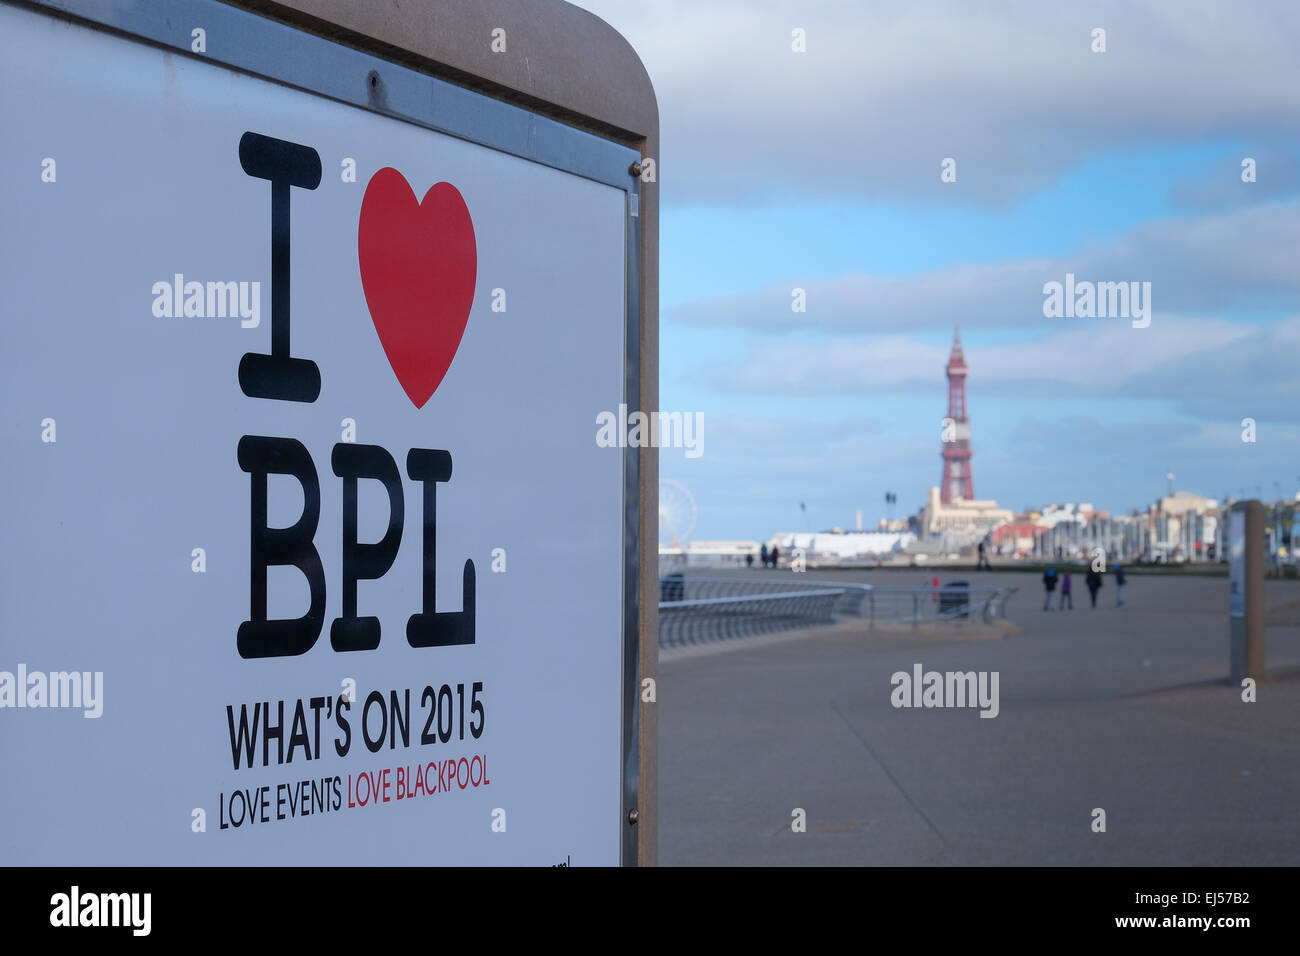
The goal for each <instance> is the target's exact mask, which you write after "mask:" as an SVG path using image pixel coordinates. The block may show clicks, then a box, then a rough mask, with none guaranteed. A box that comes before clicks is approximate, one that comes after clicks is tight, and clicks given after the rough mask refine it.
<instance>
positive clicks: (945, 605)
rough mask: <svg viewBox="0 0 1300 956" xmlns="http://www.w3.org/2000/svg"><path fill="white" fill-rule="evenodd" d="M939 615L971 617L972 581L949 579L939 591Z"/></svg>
mask: <svg viewBox="0 0 1300 956" xmlns="http://www.w3.org/2000/svg"><path fill="white" fill-rule="evenodd" d="M939 617H946V618H957V617H959V618H968V617H970V583H969V582H967V581H949V582H948V583H947V584H945V585H944V586H943V588H942V589H941V590H940V591H939Z"/></svg>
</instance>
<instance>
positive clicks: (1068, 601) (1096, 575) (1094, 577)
mask: <svg viewBox="0 0 1300 956" xmlns="http://www.w3.org/2000/svg"><path fill="white" fill-rule="evenodd" d="M1112 574H1113V575H1114V577H1115V606H1116V607H1120V606H1122V605H1123V604H1124V581H1125V577H1124V567H1123V566H1122V565H1119V564H1117V565H1115V566H1114V568H1113V569H1112ZM1058 581H1059V583H1060V585H1061V600H1060V603H1059V604H1058V605H1057V608H1058V610H1062V611H1064V610H1065V609H1066V607H1067V606H1068V607H1069V608H1070V610H1071V611H1073V610H1074V598H1073V597H1072V596H1071V593H1070V588H1071V583H1070V572H1069V571H1066V572H1065V573H1064V574H1060V575H1058V574H1057V573H1056V568H1048V569H1047V570H1046V571H1044V572H1043V591H1044V594H1045V596H1044V600H1043V610H1044V611H1050V610H1052V595H1053V594H1055V593H1056V585H1057V583H1058ZM1083 583H1084V584H1085V585H1087V588H1088V596H1089V597H1090V598H1091V599H1092V606H1093V607H1094V608H1095V607H1096V606H1097V592H1098V591H1100V590H1101V588H1102V583H1103V582H1102V572H1101V571H1099V570H1097V569H1096V568H1095V567H1094V568H1089V569H1088V573H1087V575H1086V576H1085V577H1084V580H1083Z"/></svg>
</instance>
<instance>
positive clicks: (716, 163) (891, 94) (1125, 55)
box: [581, 0, 1300, 203]
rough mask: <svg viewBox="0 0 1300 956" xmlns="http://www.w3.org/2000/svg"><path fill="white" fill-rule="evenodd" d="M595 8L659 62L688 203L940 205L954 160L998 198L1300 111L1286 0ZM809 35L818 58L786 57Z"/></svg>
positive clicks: (672, 171)
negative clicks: (1125, 156) (905, 201)
mask: <svg viewBox="0 0 1300 956" xmlns="http://www.w3.org/2000/svg"><path fill="white" fill-rule="evenodd" d="M581 5H582V6H584V7H586V8H588V9H590V10H592V11H593V12H595V13H596V14H597V15H599V16H601V17H603V18H604V19H606V20H607V21H609V22H610V23H611V24H612V25H613V26H614V27H615V28H617V29H619V30H620V31H621V32H622V33H623V34H624V35H625V36H626V37H627V38H628V39H629V40H630V41H631V43H632V44H633V46H634V47H635V48H636V49H637V52H638V53H639V54H640V55H641V58H642V60H643V61H644V62H645V64H646V66H647V68H648V69H649V71H650V75H651V78H652V79H653V81H654V83H655V87H656V90H657V93H658V99H659V106H660V113H661V117H662V129H663V157H662V160H663V162H662V163H661V164H660V166H661V171H662V173H661V182H662V183H663V184H664V190H665V196H671V197H672V198H673V199H675V200H681V199H693V198H707V199H709V200H710V201H717V200H719V199H725V198H732V199H742V198H754V197H756V196H758V195H762V194H767V193H771V192H773V191H776V190H782V189H789V190H794V191H797V192H801V193H804V194H822V195H842V194H844V193H846V192H848V193H856V194H860V195H870V196H888V197H896V196H899V195H900V194H907V195H911V196H921V197H935V196H936V190H937V189H939V188H941V187H940V184H939V162H940V160H941V159H942V158H944V157H948V156H951V157H954V158H956V159H957V160H958V182H957V184H956V185H955V186H949V187H942V188H947V189H954V190H959V191H960V192H959V193H958V194H959V195H961V196H962V197H964V198H971V199H974V200H976V201H979V202H987V203H1001V202H1006V201H1009V200H1012V199H1014V198H1016V197H1018V196H1022V195H1025V194H1026V193H1027V192H1029V191H1031V190H1033V189H1036V188H1038V187H1041V186H1043V185H1045V184H1047V183H1049V182H1051V181H1052V180H1053V179H1054V178H1055V177H1057V176H1058V175H1060V174H1061V172H1062V171H1063V170H1065V169H1067V168H1069V167H1071V166H1073V165H1074V164H1075V163H1076V162H1077V161H1078V160H1079V159H1080V158H1081V157H1082V156H1084V155H1086V154H1090V153H1094V152H1100V151H1104V150H1107V149H1111V148H1116V147H1122V148H1124V149H1132V148H1136V147H1141V146H1143V145H1145V144H1166V143H1170V142H1195V141H1201V140H1203V139H1204V137H1205V136H1206V135H1207V134H1212V135H1215V136H1220V137H1233V136H1242V137H1246V138H1249V139H1252V140H1256V141H1260V142H1261V146H1263V145H1265V144H1266V142H1267V141H1273V142H1276V141H1277V137H1278V136H1280V135H1284V131H1286V130H1290V129H1292V128H1293V123H1292V120H1293V118H1294V116H1295V115H1296V113H1297V110H1300V60H1297V59H1296V57H1295V50H1296V48H1297V47H1300V5H1297V4H1295V3H1292V2H1290V0H1254V2H1235V3H1231V4H1227V3H1221V2H1216V0H1148V2H1141V3H1138V2H1129V0H1124V2H1120V0H1107V2H1092V3H1088V4H1065V3H1043V2H1041V0H1002V2H998V3H970V2H966V0H928V2H926V3H911V2H906V0H893V2H886V3H870V4H868V3H839V2H832V0H807V2H804V0H801V2H795V0H671V2H654V3H644V2H635V0H581ZM1098 26H1100V27H1104V28H1105V29H1106V30H1107V46H1108V50H1107V52H1106V53H1103V54H1097V53H1093V52H1091V49H1090V44H1091V31H1092V29H1093V28H1094V27H1098ZM794 27H803V28H804V29H805V30H806V31H807V36H808V52H807V53H803V54H796V53H792V52H791V50H790V33H791V30H792V29H793V28H794ZM943 198H944V199H945V200H948V199H949V196H947V195H945V196H944V197H943Z"/></svg>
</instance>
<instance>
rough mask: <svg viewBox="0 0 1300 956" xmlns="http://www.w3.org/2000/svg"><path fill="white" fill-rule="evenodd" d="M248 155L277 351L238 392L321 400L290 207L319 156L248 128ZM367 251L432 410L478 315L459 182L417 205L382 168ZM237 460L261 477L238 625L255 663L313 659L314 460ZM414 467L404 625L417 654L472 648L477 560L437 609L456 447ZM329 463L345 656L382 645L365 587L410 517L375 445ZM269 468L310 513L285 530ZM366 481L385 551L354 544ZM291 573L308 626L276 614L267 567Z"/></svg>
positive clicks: (338, 626)
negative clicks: (360, 595)
mask: <svg viewBox="0 0 1300 956" xmlns="http://www.w3.org/2000/svg"><path fill="white" fill-rule="evenodd" d="M239 160H240V163H241V165H242V166H243V169H244V171H245V172H246V173H248V175H250V176H253V177H256V178H258V179H265V180H268V181H270V183H271V352H270V353H269V354H265V353H256V352H250V353H248V354H246V355H244V357H243V358H242V359H241V360H240V363H239V384H240V387H241V388H242V389H243V391H244V394H245V395H248V396H249V397H250V398H263V399H269V400H273V401H289V402H314V401H315V400H316V399H317V398H318V397H319V395H320V386H321V379H320V370H319V368H318V367H317V366H316V363H315V362H312V361H311V360H310V359H305V358H296V357H293V356H292V355H291V353H290V328H291V323H290V307H289V292H290V286H289V247H290V214H289V212H290V193H291V189H292V188H293V187H297V188H300V189H307V190H312V189H315V188H316V187H317V186H318V185H319V184H320V178H321V165H320V156H319V155H318V154H317V152H316V150H314V149H312V148H311V147H309V146H302V145H300V144H297V143H290V142H287V141H285V140H280V139H274V138H272V137H269V136H264V135H261V134H258V133H252V132H248V133H245V134H244V135H243V137H242V138H241V139H240V142H239ZM357 244H358V259H359V262H360V268H361V280H362V287H363V289H364V291H365V295H366V304H367V306H368V307H369V309H370V313H371V318H372V320H373V321H374V324H375V330H376V332H377V333H378V334H379V339H380V342H381V344H382V345H383V348H384V352H385V354H386V355H387V356H388V359H389V364H390V365H391V366H392V368H393V372H394V374H395V375H396V376H397V379H398V382H399V383H400V384H401V386H402V389H403V390H404V391H405V392H406V394H407V396H408V397H409V398H410V400H411V402H412V403H413V404H414V405H415V407H416V408H423V407H424V405H425V403H427V402H428V400H429V399H430V398H431V397H432V395H433V393H434V392H435V391H436V390H437V388H438V385H439V384H441V382H442V380H443V378H444V376H445V375H446V373H447V370H448V368H449V367H450V366H451V362H452V359H453V358H454V357H455V354H456V350H457V349H458V348H459V346H460V341H461V338H462V337H463V335H464V332H465V325H466V323H467V321H468V319H469V311H470V306H471V303H472V301H473V297H474V285H475V281H476V272H477V254H476V247H475V241H474V226H473V221H472V219H471V217H470V214H469V210H468V209H467V208H466V206H465V201H464V199H463V198H462V197H461V194H460V192H459V191H458V190H457V189H456V187H454V186H452V185H451V184H450V183H437V184H435V185H434V186H433V187H432V188H431V189H430V190H429V191H428V192H427V193H426V194H425V197H424V200H423V201H421V202H416V200H415V194H414V193H413V192H412V191H411V188H410V186H409V184H408V183H407V182H406V180H405V178H404V177H403V176H402V175H401V173H399V172H397V171H396V170H394V169H382V170H380V171H379V172H378V173H376V174H375V175H374V176H373V177H372V178H371V180H370V183H369V185H368V186H367V187H366V194H365V198H364V199H363V201H362V207H361V216H360V223H359V227H358V241H357ZM238 460H239V467H240V468H241V469H242V470H243V471H245V472H247V473H248V474H249V475H250V481H251V504H250V509H249V512H250V542H251V561H250V583H249V597H250V601H249V603H250V610H249V619H248V620H247V621H245V622H243V623H242V624H241V625H240V626H239V632H238V638H237V643H238V647H239V653H240V655H241V656H242V657H245V658H251V657H281V656H289V655H295V654H303V653H306V652H307V651H308V650H310V649H311V648H312V647H313V646H314V645H315V644H316V641H317V639H318V638H319V637H320V633H321V630H322V628H323V626H324V622H325V593H326V585H325V570H324V567H323V565H322V563H321V558H320V552H319V551H318V550H317V548H316V546H315V543H314V539H315V535H316V528H317V525H318V523H319V518H320V508H321V486H320V480H319V476H318V472H317V469H316V464H315V462H314V461H313V460H312V457H311V453H310V452H309V451H308V450H307V448H306V446H304V445H303V444H302V442H300V441H298V440H297V439H295V438H283V437H269V436H261V435H244V436H243V437H242V438H240V439H239V447H238ZM405 464H406V474H407V477H409V478H410V479H412V480H413V481H417V482H419V483H420V484H421V487H422V489H423V494H422V513H423V522H422V531H423V548H422V572H421V573H422V605H421V608H420V609H419V610H418V611H417V612H416V613H414V614H412V615H411V616H410V618H408V620H407V623H406V639H407V642H408V643H409V644H410V645H411V646H412V647H445V646H450V645H463V644H473V643H474V601H475V577H474V562H473V561H472V560H471V559H466V561H465V566H464V572H463V575H462V600H463V602H464V603H463V604H462V608H463V610H460V611H444V612H438V611H437V610H436V609H435V592H436V571H435V569H436V564H437V561H436V555H437V486H438V484H439V483H440V482H449V481H450V480H451V475H452V459H451V453H450V452H449V451H446V450H440V449H427V448H412V449H410V450H409V451H408V452H407V455H406V463H405ZM330 465H331V469H332V470H333V472H334V474H335V475H336V476H338V477H339V478H342V479H343V489H342V490H343V494H342V502H341V504H342V509H343V510H342V514H343V559H342V564H343V567H342V569H341V574H342V587H343V614H342V616H340V617H338V618H336V619H335V620H334V621H333V623H332V624H331V626H330V644H331V645H332V646H333V648H334V650H336V651H360V650H373V649H374V648H376V647H378V646H379V642H380V636H381V631H382V628H381V624H380V621H379V619H378V618H375V617H361V616H359V615H358V605H357V582H358V581H361V580H374V579H377V578H380V577H383V576H384V575H385V574H386V573H388V571H389V569H390V568H392V566H393V563H394V561H395V560H396V558H397V552H398V547H399V545H400V544H401V540H402V533H403V530H404V528H405V516H406V507H405V501H404V496H403V492H402V481H401V475H400V473H399V472H398V467H397V462H396V461H395V460H394V458H393V456H392V455H391V454H390V453H389V452H388V451H387V450H386V449H384V448H382V447H380V446H378V445H361V444H353V443H344V442H339V443H338V444H336V445H335V446H334V449H333V453H332V454H331V456H330ZM272 474H275V475H287V476H290V477H292V478H294V479H295V480H297V482H298V484H299V485H300V486H301V488H302V492H303V510H302V515H301V516H300V517H299V518H298V520H297V521H296V522H295V523H294V524H293V525H292V526H291V527H288V528H272V527H270V526H269V525H268V521H267V483H268V476H269V475H272ZM363 478H364V479H369V480H372V481H378V482H379V483H380V484H381V485H382V486H383V488H384V491H385V492H386V494H387V496H388V505H389V520H388V528H387V530H386V531H385V532H384V536H383V537H382V538H381V539H380V540H379V541H378V542H376V543H363V542H361V541H358V536H357V509H358V490H357V486H358V483H359V481H360V480H361V479H363ZM289 565H291V566H293V567H296V568H297V569H298V570H299V571H301V572H302V574H303V576H304V577H305V578H306V579H307V584H308V586H309V588H310V592H311V600H310V606H309V608H308V611H307V613H306V614H305V615H303V616H302V617H300V618H293V619H276V620H268V619H267V574H268V570H269V569H270V568H271V567H272V566H289Z"/></svg>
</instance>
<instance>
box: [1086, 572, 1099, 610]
mask: <svg viewBox="0 0 1300 956" xmlns="http://www.w3.org/2000/svg"><path fill="white" fill-rule="evenodd" d="M1086 583H1087V585H1088V593H1089V594H1090V595H1092V606H1093V607H1094V608H1096V606H1097V592H1098V591H1100V590H1101V572H1100V571H1098V570H1097V569H1096V568H1091V569H1089V571H1088V578H1087V581H1086Z"/></svg>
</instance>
